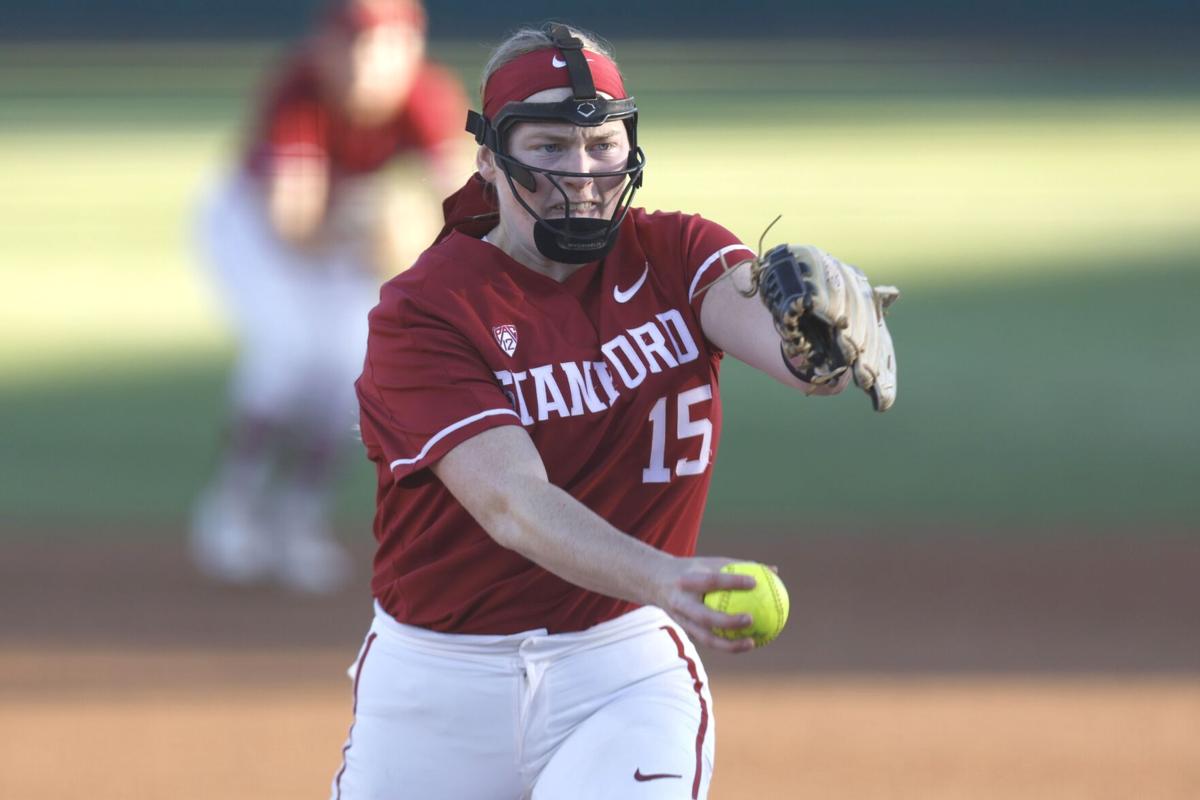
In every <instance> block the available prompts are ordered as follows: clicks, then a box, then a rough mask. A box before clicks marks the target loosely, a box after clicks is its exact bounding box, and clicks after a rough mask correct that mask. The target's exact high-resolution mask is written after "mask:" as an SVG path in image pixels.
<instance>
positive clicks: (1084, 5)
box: [0, 0, 1200, 42]
mask: <svg viewBox="0 0 1200 800" xmlns="http://www.w3.org/2000/svg"><path fill="white" fill-rule="evenodd" d="M323 2H324V0H253V2H245V0H175V1H174V2H163V0H121V1H120V2H117V1H116V0H104V1H102V2H96V0H48V1H47V2H43V3H28V2H17V1H16V0H2V2H0V39H6V40H10V41H11V40H14V39H21V38H30V37H38V38H45V37H67V38H74V37H125V36H139V37H146V36H149V37H152V36H172V37H179V36H183V37H189V38H195V37H221V36H250V37H261V36H266V37H271V36H282V35H291V34H295V33H297V32H299V31H300V30H302V29H303V28H304V26H305V24H306V21H307V19H308V18H309V16H310V15H311V13H312V11H313V9H315V8H317V7H318V6H320V5H321V4H322V3H323ZM427 5H428V6H429V7H430V8H431V11H432V13H431V17H432V29H431V32H432V34H433V35H434V36H438V37H449V38H461V37H464V36H485V37H494V36H496V35H497V33H498V32H500V31H503V30H505V29H507V28H509V27H511V26H513V25H514V24H518V23H520V22H524V21H535V20H542V19H549V18H565V19H567V20H570V21H572V22H575V23H577V24H580V25H585V26H589V27H594V28H597V29H599V30H601V31H603V32H605V33H606V34H609V35H621V36H629V35H641V36H643V37H644V36H672V35H683V36H696V35H710V36H711V35H730V34H734V35H739V36H754V35H758V34H766V35H769V36H771V37H773V38H775V37H787V36H864V35H865V36H887V35H904V36H914V35H915V36H947V35H972V36H980V35H985V36H996V35H1001V36H1038V37H1042V38H1044V37H1048V36H1049V37H1063V38H1070V39H1080V38H1083V39H1087V38H1088V37H1092V36H1097V35H1104V36H1113V35H1119V36H1121V37H1129V36H1135V37H1137V36H1144V37H1153V39H1154V40H1156V41H1159V42H1161V41H1164V40H1165V39H1170V40H1173V41H1179V40H1180V39H1181V38H1192V37H1196V36H1198V35H1200V7H1198V6H1197V4H1196V3H1195V2H1189V0H1143V1H1142V2H1140V3H1137V4H1132V3H1128V2H1121V0H980V1H979V2H969V3H964V2H961V0H911V1H910V2H907V3H895V2H890V0H843V2H840V3H811V2H810V3H804V2H789V1H788V0H748V1H747V2H741V3H737V4H731V3H730V2H728V0H655V2H652V3H639V4H638V5H637V7H636V12H634V13H630V12H632V11H633V7H632V6H629V7H624V8H622V12H623V13H619V14H618V13H614V11H615V9H617V8H619V6H616V5H600V4H591V3H587V4H584V3H578V2H574V3H571V2H561V1H560V2H550V1H549V0H509V2H507V3H487V2H479V1H478V0H477V1H476V2H453V3H449V2H434V0H427ZM598 9H603V10H598Z"/></svg>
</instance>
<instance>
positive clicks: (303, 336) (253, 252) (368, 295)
mask: <svg viewBox="0 0 1200 800" xmlns="http://www.w3.org/2000/svg"><path fill="white" fill-rule="evenodd" d="M199 238H200V244H201V247H202V249H203V251H204V254H205V256H206V261H207V262H208V263H209V264H210V265H211V267H212V269H213V271H214V273H215V277H216V282H217V285H218V288H219V290H220V294H221V297H222V299H223V301H224V302H225V305H226V306H227V307H228V309H229V311H230V315H231V317H232V320H233V322H234V324H235V326H236V329H237V333H238V338H239V344H240V350H239V353H238V359H237V363H236V365H235V368H234V376H233V389H232V392H233V402H234V404H235V406H236V407H237V408H238V409H239V410H240V411H242V412H245V413H249V414H252V415H255V416H260V417H266V418H269V419H280V418H283V419H296V418H302V419H304V420H305V421H307V422H310V423H315V424H316V425H317V426H318V427H321V426H324V425H329V426H330V431H331V433H333V434H335V435H336V434H345V435H347V436H348V435H349V431H350V429H351V427H352V426H353V424H354V423H355V422H356V421H357V420H356V418H355V414H356V411H357V403H356V400H355V397H354V381H355V379H357V378H358V376H359V374H360V373H361V372H362V365H363V358H364V356H365V353H366V341H367V312H369V311H370V310H371V308H372V306H374V305H375V303H376V302H377V301H378V293H379V280H378V278H377V277H376V276H375V274H374V273H373V272H372V271H371V269H370V268H369V267H368V266H366V265H364V264H362V263H359V259H358V258H357V257H356V256H355V255H354V254H353V252H352V251H351V250H350V249H349V248H347V249H346V250H344V251H338V252H332V253H326V254H322V255H321V256H319V257H317V256H310V255H307V254H304V253H301V252H299V251H297V250H296V249H294V248H292V247H289V246H288V245H286V244H285V243H283V242H282V241H280V240H279V239H278V237H277V236H276V235H275V234H274V232H273V231H272V230H271V227H270V225H269V223H268V221H267V218H266V210H265V203H264V198H263V195H262V192H261V189H260V188H259V187H258V186H257V185H256V184H255V183H254V182H253V181H252V180H251V179H249V178H246V177H244V176H235V177H234V178H232V179H229V180H227V181H226V182H224V183H223V184H220V185H219V186H217V188H216V189H215V191H213V192H211V194H210V195H209V196H208V198H207V199H206V200H205V202H204V204H203V207H202V209H201V216H200V221H199Z"/></svg>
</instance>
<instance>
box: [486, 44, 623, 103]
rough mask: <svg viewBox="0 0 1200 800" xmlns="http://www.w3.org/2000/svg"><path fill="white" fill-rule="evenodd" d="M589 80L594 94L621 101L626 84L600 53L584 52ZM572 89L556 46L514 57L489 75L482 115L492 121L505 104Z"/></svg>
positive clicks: (615, 66)
mask: <svg viewBox="0 0 1200 800" xmlns="http://www.w3.org/2000/svg"><path fill="white" fill-rule="evenodd" d="M583 55H584V58H586V59H587V61H588V67H589V68H590V69H591V71H592V81H593V83H595V84H596V91H597V92H604V93H605V94H607V95H609V96H610V97H612V98H613V99H614V100H623V99H625V97H627V95H626V94H625V84H624V82H623V81H622V80H621V73H620V72H619V71H618V70H617V65H616V64H614V63H613V62H612V61H610V60H609V59H608V57H607V56H604V55H602V54H600V53H597V52H594V51H592V50H584V51H583ZM559 88H567V89H570V88H571V77H570V75H569V74H568V72H567V62H566V61H565V60H564V59H563V57H562V53H561V52H560V51H559V50H558V48H556V47H549V48H546V49H544V50H534V51H533V52H532V53H526V54H525V55H523V56H519V57H518V58H514V59H513V60H512V61H509V62H508V63H507V64H505V65H504V66H502V67H500V69H498V70H496V71H495V72H493V73H492V76H491V77H490V78H488V81H487V85H486V86H485V87H484V90H483V115H484V116H485V117H487V118H488V119H495V116H496V112H498V111H499V110H500V109H501V108H503V107H504V104H505V103H508V102H514V101H515V102H518V103H519V102H521V101H522V100H524V99H525V98H526V97H529V96H530V95H534V94H537V93H538V92H540V91H543V90H545V89H559Z"/></svg>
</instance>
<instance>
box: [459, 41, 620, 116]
mask: <svg viewBox="0 0 1200 800" xmlns="http://www.w3.org/2000/svg"><path fill="white" fill-rule="evenodd" d="M554 25H563V26H564V27H566V29H567V30H569V31H570V32H571V35H572V36H574V37H575V38H577V39H579V40H580V41H582V42H583V46H584V47H585V48H587V49H588V50H591V51H593V52H596V53H600V54H601V55H602V56H604V57H606V58H607V59H608V60H609V61H612V62H613V64H616V63H617V60H616V59H615V58H614V57H613V48H612V45H611V44H609V43H608V42H607V41H606V40H605V39H602V38H601V37H599V36H597V35H596V34H594V33H592V32H591V31H586V30H584V29H582V28H576V27H575V26H574V25H567V24H566V23H561V22H543V23H542V24H541V25H538V26H536V27H535V26H532V25H529V26H526V27H524V28H519V29H517V30H516V31H514V32H513V33H512V34H511V35H510V36H509V37H508V38H507V39H505V40H504V41H503V42H501V43H500V44H499V45H497V46H496V49H495V50H493V51H492V55H491V57H490V58H488V60H487V64H485V65H484V67H483V77H482V78H481V79H480V80H479V102H481V103H482V102H483V92H484V89H486V88H487V82H488V78H490V77H492V75H493V74H495V72H496V70H498V69H500V68H501V67H503V66H504V65H505V64H507V63H508V62H510V61H513V60H514V59H517V58H520V57H521V56H523V55H525V54H526V53H532V52H534V51H535V50H544V49H546V48H547V47H553V46H554V39H553V38H551V36H550V29H551V27H552V26H554ZM620 69H621V68H620V66H619V65H618V66H617V70H618V72H619V71H620Z"/></svg>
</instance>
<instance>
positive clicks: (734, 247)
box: [688, 244, 754, 303]
mask: <svg viewBox="0 0 1200 800" xmlns="http://www.w3.org/2000/svg"><path fill="white" fill-rule="evenodd" d="M734 250H745V251H746V252H747V253H751V254H753V253H754V251H753V250H751V249H750V248H749V247H747V246H746V245H744V244H731V245H727V246H726V247H722V248H721V249H720V250H718V251H717V252H715V253H713V254H712V255H711V256H709V257H708V259H707V260H706V261H705V262H704V263H703V264H701V265H700V269H698V270H696V276H695V277H694V278H692V285H691V286H689V287H688V302H689V303H690V302H692V298H693V297H694V296H695V294H696V284H698V283H700V276H701V275H703V274H704V271H705V270H706V269H708V268H709V267H711V266H712V265H713V262H714V261H716V260H717V259H718V258H720V257H721V256H723V255H725V254H726V253H729V252H732V251H734Z"/></svg>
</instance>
